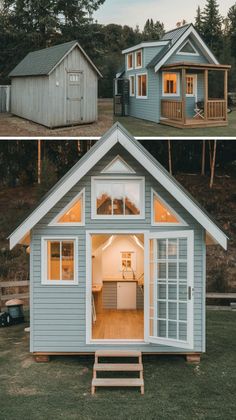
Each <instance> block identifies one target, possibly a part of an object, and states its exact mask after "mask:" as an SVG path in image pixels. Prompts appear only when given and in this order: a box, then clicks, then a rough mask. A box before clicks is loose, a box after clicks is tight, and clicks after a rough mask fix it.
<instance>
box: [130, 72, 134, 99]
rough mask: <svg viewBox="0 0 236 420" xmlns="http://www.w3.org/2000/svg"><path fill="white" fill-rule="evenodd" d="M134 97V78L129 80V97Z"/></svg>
mask: <svg viewBox="0 0 236 420" xmlns="http://www.w3.org/2000/svg"><path fill="white" fill-rule="evenodd" d="M134 95H135V76H130V78H129V96H134Z"/></svg>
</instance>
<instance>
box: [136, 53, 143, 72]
mask: <svg viewBox="0 0 236 420" xmlns="http://www.w3.org/2000/svg"><path fill="white" fill-rule="evenodd" d="M135 67H136V68H140V67H142V51H141V50H140V51H136V53H135Z"/></svg>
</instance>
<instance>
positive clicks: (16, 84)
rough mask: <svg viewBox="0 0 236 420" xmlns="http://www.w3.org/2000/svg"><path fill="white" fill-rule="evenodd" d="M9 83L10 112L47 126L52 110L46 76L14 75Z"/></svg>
mask: <svg viewBox="0 0 236 420" xmlns="http://www.w3.org/2000/svg"><path fill="white" fill-rule="evenodd" d="M11 85H12V88H11V112H12V114H15V115H18V116H19V117H22V118H26V119H27V120H31V121H34V122H36V123H39V124H43V125H45V126H48V125H49V120H50V112H52V111H51V104H50V96H49V79H48V77H47V76H45V77H14V78H12V81H11Z"/></svg>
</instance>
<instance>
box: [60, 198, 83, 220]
mask: <svg viewBox="0 0 236 420" xmlns="http://www.w3.org/2000/svg"><path fill="white" fill-rule="evenodd" d="M82 212H83V200H82V197H80V198H79V199H78V200H77V201H76V202H75V204H74V205H73V206H72V207H71V208H69V209H68V210H67V211H66V212H65V213H64V214H63V215H62V216H61V217H60V218H59V219H58V223H80V222H81V221H82Z"/></svg>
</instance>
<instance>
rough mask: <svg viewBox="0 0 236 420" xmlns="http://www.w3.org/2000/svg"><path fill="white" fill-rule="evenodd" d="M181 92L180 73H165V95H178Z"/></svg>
mask: <svg viewBox="0 0 236 420" xmlns="http://www.w3.org/2000/svg"><path fill="white" fill-rule="evenodd" d="M178 93H179V75H178V73H163V92H162V94H163V95H173V96H177V95H178Z"/></svg>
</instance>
